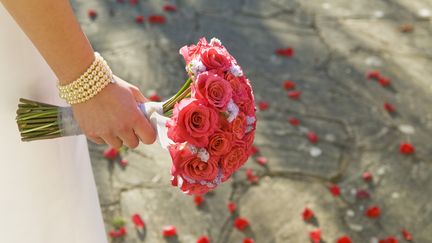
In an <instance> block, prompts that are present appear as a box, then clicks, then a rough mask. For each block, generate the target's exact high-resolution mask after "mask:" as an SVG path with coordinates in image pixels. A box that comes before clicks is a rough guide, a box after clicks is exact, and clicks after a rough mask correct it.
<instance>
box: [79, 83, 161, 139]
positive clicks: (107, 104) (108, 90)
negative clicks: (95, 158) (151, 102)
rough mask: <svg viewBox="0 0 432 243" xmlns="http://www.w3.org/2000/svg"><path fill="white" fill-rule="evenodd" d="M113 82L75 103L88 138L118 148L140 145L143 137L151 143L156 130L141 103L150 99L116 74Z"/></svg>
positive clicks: (80, 122)
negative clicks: (142, 109)
mask: <svg viewBox="0 0 432 243" xmlns="http://www.w3.org/2000/svg"><path fill="white" fill-rule="evenodd" d="M114 80H115V81H116V83H112V84H109V85H108V86H107V87H105V88H104V89H103V90H102V91H101V92H100V93H98V94H97V95H96V96H94V97H93V98H91V99H90V100H88V101H86V102H84V103H79V104H76V105H72V110H73V113H74V116H75V119H76V120H77V121H78V123H79V125H80V128H81V130H82V131H83V132H84V134H85V135H86V136H87V138H88V139H90V140H91V141H93V142H95V143H97V144H103V143H107V144H109V145H111V146H112V147H114V148H119V147H121V146H122V145H123V144H125V145H126V146H128V147H129V148H136V147H137V146H138V144H139V140H141V141H142V142H143V143H145V144H151V143H153V142H154V141H155V139H156V133H155V131H154V129H153V127H152V126H151V124H150V122H149V121H148V120H147V118H146V117H145V116H144V115H143V114H142V112H141V111H140V109H139V108H138V106H137V105H138V104H137V103H143V102H146V101H147V100H146V98H145V97H144V96H143V95H142V94H141V92H140V90H139V89H138V88H137V87H135V86H133V85H131V84H129V83H127V82H126V81H123V80H122V79H120V78H118V77H116V76H114Z"/></svg>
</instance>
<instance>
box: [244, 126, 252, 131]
mask: <svg viewBox="0 0 432 243" xmlns="http://www.w3.org/2000/svg"><path fill="white" fill-rule="evenodd" d="M252 130H253V126H247V127H246V131H245V133H249V132H251V131H252Z"/></svg>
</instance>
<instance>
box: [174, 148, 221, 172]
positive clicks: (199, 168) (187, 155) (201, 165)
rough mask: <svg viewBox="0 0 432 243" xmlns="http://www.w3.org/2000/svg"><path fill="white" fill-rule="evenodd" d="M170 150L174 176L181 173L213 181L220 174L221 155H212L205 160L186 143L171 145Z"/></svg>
mask: <svg viewBox="0 0 432 243" xmlns="http://www.w3.org/2000/svg"><path fill="white" fill-rule="evenodd" d="M168 150H169V152H170V155H171V159H172V161H173V166H172V168H171V174H172V175H173V176H177V175H181V176H182V177H187V178H189V179H192V180H198V181H201V180H207V181H212V180H214V179H215V178H216V176H217V175H218V163H219V157H215V156H211V157H210V158H209V160H208V161H207V162H204V161H202V160H201V159H200V158H199V157H198V156H197V155H196V154H194V153H192V152H191V151H190V150H189V148H188V145H187V144H186V143H182V144H173V145H170V146H169V147H168Z"/></svg>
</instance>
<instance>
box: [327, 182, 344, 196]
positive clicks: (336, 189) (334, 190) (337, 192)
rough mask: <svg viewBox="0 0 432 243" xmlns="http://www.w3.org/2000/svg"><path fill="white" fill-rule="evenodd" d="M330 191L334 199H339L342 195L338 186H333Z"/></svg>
mask: <svg viewBox="0 0 432 243" xmlns="http://www.w3.org/2000/svg"><path fill="white" fill-rule="evenodd" d="M329 191H330V193H331V194H332V195H333V196H334V197H338V196H340V194H341V191H340V187H339V186H338V185H336V184H333V185H331V186H330V187H329Z"/></svg>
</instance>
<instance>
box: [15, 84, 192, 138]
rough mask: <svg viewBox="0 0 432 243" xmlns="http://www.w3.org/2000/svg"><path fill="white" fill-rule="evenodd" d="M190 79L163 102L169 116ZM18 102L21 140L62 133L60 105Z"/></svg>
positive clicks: (188, 92)
mask: <svg viewBox="0 0 432 243" xmlns="http://www.w3.org/2000/svg"><path fill="white" fill-rule="evenodd" d="M191 83H192V80H191V79H190V78H189V79H188V80H186V81H185V83H184V85H183V86H182V87H181V88H180V90H179V91H178V92H177V93H176V94H175V95H174V96H173V97H171V98H170V99H169V100H167V101H166V102H165V103H164V104H163V112H164V115H165V116H167V117H171V116H172V113H173V109H174V106H175V104H176V103H178V102H180V101H181V100H182V99H184V98H187V97H190V95H191V88H190V85H191ZM19 101H20V103H19V104H18V110H17V117H16V122H17V125H18V129H19V131H20V133H21V140H22V141H34V140H42V139H52V138H58V137H61V136H63V135H62V132H63V130H62V127H63V126H62V121H61V120H59V112H60V109H61V108H62V107H59V106H55V105H50V104H46V103H42V102H37V101H32V100H28V99H23V98H21V99H20V100H19Z"/></svg>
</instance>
